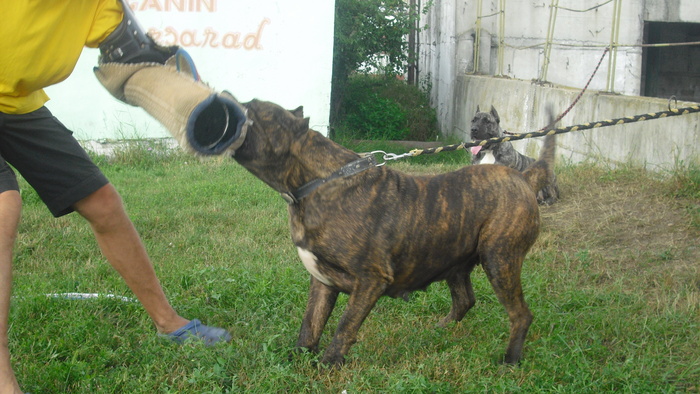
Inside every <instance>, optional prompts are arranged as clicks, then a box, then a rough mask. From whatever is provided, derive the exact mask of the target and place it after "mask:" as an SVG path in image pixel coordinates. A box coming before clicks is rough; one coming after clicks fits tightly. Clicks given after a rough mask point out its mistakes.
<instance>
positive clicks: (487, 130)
mask: <svg viewBox="0 0 700 394" xmlns="http://www.w3.org/2000/svg"><path fill="white" fill-rule="evenodd" d="M500 123H501V118H500V117H499V116H498V112H496V108H494V106H493V105H492V106H491V111H489V112H481V111H480V110H479V107H478V106H477V107H476V114H475V115H474V118H473V119H472V127H471V133H470V137H471V139H472V141H478V140H487V139H489V138H495V137H502V136H503V131H502V130H501V125H500ZM496 147H497V145H491V148H490V149H492V150H493V149H495V148H496ZM470 151H471V152H472V155H473V156H474V158H473V159H472V160H474V163H476V164H478V163H479V162H480V160H481V157H482V156H483V155H484V151H482V147H481V146H474V147H472V148H471V149H470ZM480 152H481V154H480V155H479V153H480Z"/></svg>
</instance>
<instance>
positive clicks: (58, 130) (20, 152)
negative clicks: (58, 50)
mask: <svg viewBox="0 0 700 394" xmlns="http://www.w3.org/2000/svg"><path fill="white" fill-rule="evenodd" d="M7 163H10V164H11V165H12V167H14V168H15V169H16V170H17V171H18V172H19V173H20V174H21V175H22V177H24V179H26V180H27V182H28V183H29V184H30V185H32V187H33V188H34V190H36V192H37V194H39V197H41V199H42V201H44V204H46V206H47V207H48V208H49V210H50V211H51V213H52V214H53V215H54V216H56V217H58V216H62V215H65V214H68V213H71V212H73V210H74V209H73V204H75V203H76V202H78V201H80V200H82V199H83V198H85V197H87V196H89V195H90V194H92V193H93V192H94V191H96V190H97V189H99V188H101V187H102V186H104V185H106V184H107V183H108V182H109V181H108V180H107V178H106V177H105V176H104V174H102V171H100V169H99V168H97V166H96V165H95V164H94V163H93V162H92V160H91V159H90V157H89V156H88V155H87V153H86V152H85V150H84V149H83V148H82V146H80V144H79V143H78V141H76V139H75V138H73V132H71V131H70V130H68V129H67V128H66V127H65V126H64V125H63V124H62V123H61V122H59V121H58V119H56V118H55V117H54V116H53V115H52V114H51V111H49V109H48V108H46V107H42V108H40V109H38V110H36V111H34V112H30V113H28V114H21V115H13V114H5V113H2V112H0V193H1V192H4V191H7V190H19V186H18V184H17V179H16V176H15V173H14V171H13V170H12V168H11V167H10V166H9V165H8V164H7Z"/></svg>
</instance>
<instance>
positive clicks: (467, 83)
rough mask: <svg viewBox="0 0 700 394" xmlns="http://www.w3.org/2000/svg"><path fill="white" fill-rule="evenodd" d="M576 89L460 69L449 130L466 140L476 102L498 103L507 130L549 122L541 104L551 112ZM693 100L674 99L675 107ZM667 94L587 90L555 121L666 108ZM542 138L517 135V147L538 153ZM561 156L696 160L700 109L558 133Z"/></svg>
mask: <svg viewBox="0 0 700 394" xmlns="http://www.w3.org/2000/svg"><path fill="white" fill-rule="evenodd" d="M579 93H580V89H567V88H555V87H546V86H539V85H536V84H533V83H532V82H529V81H519V80H512V79H505V78H493V77H485V76H469V75H462V76H458V77H457V79H456V87H455V99H454V100H455V101H454V106H453V108H454V112H453V114H452V119H451V123H452V124H453V125H454V127H453V129H452V130H451V131H450V134H452V135H455V136H458V137H460V138H461V139H463V140H465V141H468V140H469V139H470V138H469V127H470V122H471V119H472V117H473V116H474V113H475V112H476V107H477V105H478V106H480V107H481V109H482V110H484V109H485V110H488V109H489V108H490V107H491V105H493V106H494V107H496V109H497V110H498V113H499V115H500V117H501V126H502V127H503V128H504V129H505V130H507V131H510V132H514V133H522V132H527V131H536V130H538V129H540V128H542V127H543V126H545V125H546V124H547V123H548V122H547V120H548V119H547V114H546V112H545V108H546V106H547V105H548V104H551V105H552V106H553V109H554V112H555V114H557V115H558V114H560V113H562V112H564V111H565V110H566V109H567V108H568V107H569V106H570V105H571V103H573V102H574V100H575V98H576V96H577V95H578V94H579ZM690 105H697V103H687V102H686V103H684V102H678V103H677V104H675V103H674V106H675V107H678V108H681V107H684V106H690ZM668 106H669V102H668V101H667V100H662V99H656V98H648V97H637V96H622V95H611V94H603V93H599V92H587V93H585V94H584V95H583V97H582V98H581V100H580V101H579V102H578V104H576V105H575V106H574V107H573V108H572V109H571V111H570V112H569V113H568V114H567V115H566V116H565V117H564V118H563V119H562V121H561V122H560V123H559V124H558V125H557V126H558V127H561V126H570V125H577V124H582V123H588V122H594V121H600V120H606V119H613V118H621V117H625V116H633V115H639V114H644V113H650V112H660V111H666V110H668ZM539 140H541V138H538V139H530V140H522V141H515V142H514V145H515V147H516V149H518V150H519V151H521V152H523V153H526V154H528V155H530V156H533V157H536V156H537V153H538V151H539V146H540V141H539ZM557 142H558V151H557V156H558V157H559V159H563V160H566V161H568V162H572V163H578V162H582V161H586V160H596V161H604V162H607V163H610V164H612V165H615V164H619V163H629V164H632V165H635V166H641V167H645V168H649V169H652V170H662V169H671V168H673V167H674V166H675V165H677V164H679V163H680V162H681V161H682V162H684V163H689V162H696V163H697V162H698V161H699V160H700V114H698V113H695V114H689V115H682V116H675V117H671V118H665V119H656V120H649V121H643V122H636V123H630V124H623V125H618V126H611V127H603V128H597V129H591V130H583V131H576V132H570V133H565V134H560V135H559V137H558V141H557Z"/></svg>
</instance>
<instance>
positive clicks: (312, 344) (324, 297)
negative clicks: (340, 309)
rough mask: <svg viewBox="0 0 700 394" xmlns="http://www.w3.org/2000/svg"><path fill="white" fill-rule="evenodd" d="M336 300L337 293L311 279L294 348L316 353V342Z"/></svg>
mask: <svg viewBox="0 0 700 394" xmlns="http://www.w3.org/2000/svg"><path fill="white" fill-rule="evenodd" d="M337 299H338V291H336V290H333V289H331V288H330V287H328V286H326V285H324V284H323V283H321V282H320V281H319V280H318V279H316V278H314V277H313V276H312V277H311V287H310V288H309V299H308V301H307V304H306V312H305V313H304V320H303V321H302V323H301V331H300V332H299V339H298V340H297V344H296V346H297V347H298V348H302V347H303V348H307V349H309V350H310V351H312V352H314V353H315V352H318V342H319V340H320V339H321V334H322V333H323V328H324V327H325V326H326V323H327V322H328V318H329V317H330V315H331V312H332V311H333V307H335V302H336V301H337Z"/></svg>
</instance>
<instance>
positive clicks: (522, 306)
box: [482, 253, 532, 364]
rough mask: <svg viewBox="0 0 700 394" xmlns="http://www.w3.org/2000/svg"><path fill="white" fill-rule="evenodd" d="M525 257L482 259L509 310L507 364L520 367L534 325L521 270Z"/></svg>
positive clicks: (508, 256) (498, 294) (495, 287)
mask: <svg viewBox="0 0 700 394" xmlns="http://www.w3.org/2000/svg"><path fill="white" fill-rule="evenodd" d="M523 259H524V253H523V256H522V257H518V256H514V255H507V256H491V257H489V258H484V259H482V265H483V267H484V271H485V272H486V276H487V277H488V279H489V282H491V286H492V287H493V289H494V291H495V292H496V296H497V297H498V300H499V301H500V302H501V304H503V306H504V307H505V308H506V312H507V313H508V319H509V320H510V339H509V343H508V349H507V350H506V354H505V358H504V360H503V361H504V362H505V363H506V364H516V363H517V362H518V361H519V360H520V358H521V356H522V353H523V343H524V342H525V337H526V336H527V331H528V329H529V328H530V324H531V323H532V312H530V309H529V308H528V307H527V303H525V297H524V296H523V289H522V284H521V281H520V271H521V269H520V268H521V267H522V261H523Z"/></svg>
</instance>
